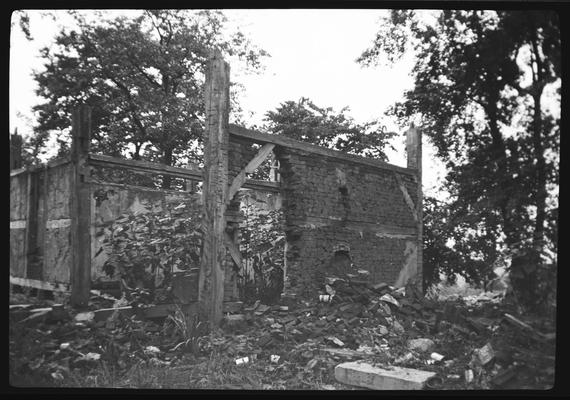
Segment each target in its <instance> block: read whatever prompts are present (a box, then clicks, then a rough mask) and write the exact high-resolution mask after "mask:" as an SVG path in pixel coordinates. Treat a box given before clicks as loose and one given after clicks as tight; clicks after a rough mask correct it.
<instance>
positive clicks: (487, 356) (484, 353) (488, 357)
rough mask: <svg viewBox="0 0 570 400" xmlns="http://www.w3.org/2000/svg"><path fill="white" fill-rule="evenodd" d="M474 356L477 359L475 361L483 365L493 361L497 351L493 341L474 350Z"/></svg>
mask: <svg viewBox="0 0 570 400" xmlns="http://www.w3.org/2000/svg"><path fill="white" fill-rule="evenodd" d="M473 357H474V359H475V362H476V363H477V364H479V365H481V366H483V367H484V366H486V365H487V364H489V363H490V362H491V361H493V359H494V358H495V352H494V351H493V347H492V346H491V343H487V344H486V345H485V346H483V347H481V348H480V349H476V350H475V351H474V352H473Z"/></svg>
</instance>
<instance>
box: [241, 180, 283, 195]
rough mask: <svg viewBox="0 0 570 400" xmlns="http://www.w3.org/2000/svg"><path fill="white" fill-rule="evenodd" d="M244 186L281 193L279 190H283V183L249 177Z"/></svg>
mask: <svg viewBox="0 0 570 400" xmlns="http://www.w3.org/2000/svg"><path fill="white" fill-rule="evenodd" d="M242 187H243V188H246V189H254V190H262V191H266V192H275V193H279V191H280V190H281V183H280V182H269V181H262V180H259V179H247V180H246V181H245V183H244V184H243V186H242Z"/></svg>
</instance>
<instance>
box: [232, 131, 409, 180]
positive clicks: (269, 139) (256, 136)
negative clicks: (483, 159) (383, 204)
mask: <svg viewBox="0 0 570 400" xmlns="http://www.w3.org/2000/svg"><path fill="white" fill-rule="evenodd" d="M229 129H230V135H234V136H237V137H240V138H244V139H249V140H251V141H252V142H254V143H261V144H265V143H273V144H276V145H278V146H282V147H288V148H291V149H295V150H301V151H306V152H308V153H313V154H319V155H322V156H325V157H332V158H337V159H340V160H343V161H350V162H353V163H356V164H362V165H367V166H370V167H374V168H379V169H388V170H391V171H397V172H400V173H402V174H408V175H415V174H416V170H415V169H410V168H402V167H398V166H397V165H392V164H389V163H386V162H383V161H380V160H375V159H372V158H364V157H360V156H356V155H353V154H348V153H343V152H341V151H338V150H331V149H327V148H324V147H320V146H316V145H314V144H310V143H305V142H301V141H299V140H295V139H291V138H289V137H286V136H280V135H270V134H267V133H262V132H258V131H254V130H251V129H246V128H243V127H241V126H238V125H234V124H230V125H229Z"/></svg>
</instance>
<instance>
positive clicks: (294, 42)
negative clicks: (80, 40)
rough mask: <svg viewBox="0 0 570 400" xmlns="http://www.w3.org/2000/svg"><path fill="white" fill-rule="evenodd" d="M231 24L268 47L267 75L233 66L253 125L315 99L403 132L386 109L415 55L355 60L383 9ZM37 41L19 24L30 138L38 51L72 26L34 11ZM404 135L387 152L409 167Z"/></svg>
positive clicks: (21, 88) (254, 17) (20, 92)
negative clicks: (281, 108) (389, 61)
mask: <svg viewBox="0 0 570 400" xmlns="http://www.w3.org/2000/svg"><path fill="white" fill-rule="evenodd" d="M224 12H225V14H226V15H227V16H228V17H229V18H230V23H231V24H234V25H235V26H238V27H239V29H241V30H242V31H243V32H244V33H246V36H248V37H249V38H251V41H252V42H253V43H255V44H257V45H258V46H259V47H260V48H262V49H264V50H266V51H267V52H268V53H269V54H270V55H271V57H269V58H267V59H266V60H265V69H264V71H263V72H262V73H261V74H260V75H246V74H243V73H242V72H241V71H239V70H237V69H232V71H231V72H232V77H233V78H234V79H235V80H237V81H239V82H241V83H242V84H243V85H244V87H245V92H244V94H243V96H242V99H241V104H242V107H243V109H244V111H245V115H246V116H249V119H250V122H252V123H257V124H259V123H260V122H261V119H262V118H263V115H264V114H265V113H266V112H267V111H268V110H272V109H275V108H276V107H277V106H278V105H279V104H280V103H281V102H284V101H287V100H298V99H299V98H300V97H308V98H310V99H311V100H313V101H314V102H315V104H317V105H318V106H320V107H333V108H334V109H335V110H337V111H338V110H340V109H341V108H343V107H345V106H348V107H350V112H349V114H350V115H351V116H352V117H353V118H354V119H355V120H356V121H357V122H367V121H369V120H371V119H376V118H378V119H380V121H383V124H384V125H386V127H387V129H388V130H394V131H398V128H397V126H396V125H395V124H394V121H392V120H391V119H389V118H387V117H385V116H384V113H385V111H386V108H387V107H389V106H390V105H391V104H393V103H394V102H395V101H397V100H399V99H401V98H402V94H403V92H404V90H405V89H408V88H411V86H412V83H413V81H412V78H411V77H410V75H409V73H410V70H411V67H412V62H413V59H412V58H411V55H410V56H408V57H404V59H403V60H402V61H401V62H400V63H398V64H396V65H394V66H393V67H391V68H387V67H372V68H364V67H361V66H360V65H358V64H357V63H356V62H355V59H356V58H357V57H358V56H359V55H360V54H361V53H362V51H363V50H365V49H366V48H367V47H369V46H370V44H371V43H372V40H373V39H374V36H375V33H376V31H377V29H378V26H379V25H378V22H379V18H380V17H381V16H382V15H383V14H385V13H386V11H384V10H225V11H224ZM29 13H30V17H31V20H30V22H31V34H32V36H33V38H34V40H33V41H27V40H26V39H25V38H24V35H23V33H22V32H21V31H20V30H19V28H17V26H16V27H15V29H13V31H12V37H11V48H10V132H13V131H14V129H15V128H16V127H17V128H18V132H20V133H22V134H24V135H26V134H28V133H29V132H30V131H31V126H32V125H33V124H34V118H33V114H32V113H31V110H30V109H31V107H32V106H33V105H35V104H37V103H38V102H39V101H40V99H38V98H37V97H36V96H35V94H34V90H35V88H36V85H35V81H34V80H33V79H32V76H31V73H32V70H34V69H36V70H41V69H42V60H41V59H40V57H39V49H40V48H41V47H44V46H46V45H47V46H49V45H50V44H51V43H52V42H53V38H54V35H55V34H56V33H57V31H58V24H62V23H66V21H67V19H66V18H65V17H63V16H62V18H58V20H57V22H56V21H53V20H50V19H45V18H44V19H42V18H40V16H39V13H38V12H33V11H31V12H29ZM403 137H404V132H403V131H402V132H401V135H400V137H398V138H397V139H395V140H394V143H393V145H394V147H395V148H396V151H395V152H394V151H388V152H387V153H388V157H389V161H390V162H391V163H393V164H396V165H401V166H405V153H404V146H403ZM433 154H434V152H433V148H432V146H430V144H429V143H428V142H427V139H426V138H424V154H423V156H424V161H423V171H424V190H426V191H428V192H431V191H432V189H433V188H434V186H436V185H437V181H438V177H439V179H440V178H441V176H442V174H443V170H442V168H441V165H440V163H438V162H437V161H436V160H435V159H434V156H433Z"/></svg>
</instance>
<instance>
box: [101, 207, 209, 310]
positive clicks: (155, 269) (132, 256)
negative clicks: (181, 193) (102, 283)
mask: <svg viewBox="0 0 570 400" xmlns="http://www.w3.org/2000/svg"><path fill="white" fill-rule="evenodd" d="M200 219H201V217H200V207H199V204H198V202H197V198H191V199H189V200H188V201H184V202H177V203H167V204H166V206H165V208H164V210H162V211H159V212H148V213H144V214H137V215H132V214H123V215H122V216H121V217H119V218H118V219H116V220H115V221H114V222H113V224H112V225H111V226H110V227H109V229H108V230H107V232H108V234H107V235H106V238H105V240H104V246H105V247H106V249H107V252H108V253H109V259H108V260H107V261H106V262H105V266H104V270H105V273H106V274H107V275H109V276H111V277H118V278H120V279H121V281H122V282H123V287H124V289H125V290H126V293H127V295H128V297H129V299H130V300H131V302H138V303H150V302H163V301H167V300H171V290H172V286H171V285H172V274H173V272H175V271H176V270H189V269H191V268H199V263H200V248H201V243H202V233H201V231H200Z"/></svg>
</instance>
